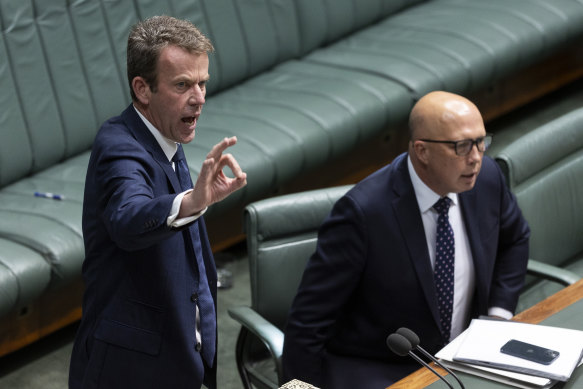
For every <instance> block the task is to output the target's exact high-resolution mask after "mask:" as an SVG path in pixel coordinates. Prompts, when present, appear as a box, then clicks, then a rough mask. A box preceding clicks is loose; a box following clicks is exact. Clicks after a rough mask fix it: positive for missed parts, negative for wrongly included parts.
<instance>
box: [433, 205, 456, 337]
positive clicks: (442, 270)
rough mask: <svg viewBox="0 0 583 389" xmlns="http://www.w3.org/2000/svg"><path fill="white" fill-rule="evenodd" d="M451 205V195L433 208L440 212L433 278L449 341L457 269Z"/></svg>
mask: <svg viewBox="0 0 583 389" xmlns="http://www.w3.org/2000/svg"><path fill="white" fill-rule="evenodd" d="M450 205H451V199H450V198H449V197H443V198H441V199H439V201H437V203H435V205H433V208H434V209H435V210H436V211H437V212H438V213H439V216H438V218H437V234H436V244H435V269H434V271H433V278H434V279H435V287H436V288H437V303H438V307H439V318H440V323H441V333H442V335H443V337H444V338H445V340H446V341H449V338H450V333H451V315H452V312H453V289H454V270H455V269H454V266H455V241H454V236H453V230H452V228H451V225H450V224H449V216H448V212H449V206H450Z"/></svg>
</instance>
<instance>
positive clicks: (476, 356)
mask: <svg viewBox="0 0 583 389" xmlns="http://www.w3.org/2000/svg"><path fill="white" fill-rule="evenodd" d="M511 339H516V340H520V341H523V342H526V343H531V344H535V345H538V346H541V347H545V348H549V349H552V350H556V351H559V353H560V354H559V357H558V358H557V359H556V360H555V361H553V362H552V363H551V364H549V365H543V364H540V363H536V362H531V361H528V360H525V359H522V358H517V357H514V356H510V355H506V354H503V353H501V352H500V349H501V347H502V346H503V345H504V344H506V342H508V341H509V340H511ZM582 353H583V331H577V330H571V329H565V328H557V327H547V326H541V325H534V324H524V323H518V322H512V321H498V320H478V319H476V320H473V321H472V323H471V324H470V327H469V328H468V329H467V330H466V331H464V332H463V333H462V334H461V335H460V336H458V337H457V338H456V339H455V340H454V341H452V342H451V343H450V344H449V345H447V346H446V347H445V348H443V349H442V350H441V351H440V352H438V353H437V355H436V356H437V357H438V358H440V359H441V362H442V363H443V364H445V365H447V366H448V367H450V368H452V369H456V370H460V371H464V372H466V373H470V374H474V375H479V376H482V377H485V378H488V379H491V380H494V381H499V382H504V383H506V384H510V385H513V386H516V387H520V388H527V389H530V388H539V389H540V388H549V387H551V386H553V385H554V384H555V383H556V382H557V381H567V380H568V379H569V377H570V376H571V374H572V373H573V370H574V369H575V367H576V366H577V364H578V363H579V362H580V360H581V356H582Z"/></svg>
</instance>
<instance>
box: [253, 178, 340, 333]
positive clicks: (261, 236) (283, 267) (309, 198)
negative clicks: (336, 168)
mask: <svg viewBox="0 0 583 389" xmlns="http://www.w3.org/2000/svg"><path fill="white" fill-rule="evenodd" d="M350 188H351V185H347V186H339V187H333V188H326V189H318V190H313V191H307V192H301V193H294V194H290V195H285V196H278V197H273V198H270V199H267V200H262V201H258V202H255V203H252V204H249V205H248V206H247V207H246V208H245V231H246V233H247V252H248V256H249V271H250V278H251V306H252V308H253V309H254V310H255V311H256V312H258V313H259V314H261V315H262V316H263V317H264V318H265V319H267V320H269V321H270V322H271V323H272V324H274V325H276V326H277V327H278V328H280V329H282V330H283V328H284V326H285V323H286V321H287V316H288V312H289V308H290V306H291V303H292V300H293V298H294V296H295V294H296V292H297V288H298V285H299V283H300V279H301V277H302V274H303V271H304V268H305V265H306V262H307V261H308V259H309V257H310V256H311V255H312V254H313V253H314V251H315V248H316V241H317V231H318V228H319V227H320V224H322V222H323V221H324V219H325V218H326V216H327V215H328V213H329V212H330V210H331V209H332V206H333V205H334V203H335V202H336V200H338V199H339V198H340V197H341V196H342V195H343V194H344V193H346V192H347V191H348V189H350Z"/></svg>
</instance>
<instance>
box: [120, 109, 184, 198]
mask: <svg viewBox="0 0 583 389" xmlns="http://www.w3.org/2000/svg"><path fill="white" fill-rule="evenodd" d="M121 117H122V118H123V120H124V122H125V123H126V124H127V127H128V128H129V129H130V131H131V132H132V134H133V135H134V137H135V138H136V140H137V141H138V142H139V143H140V144H142V145H143V146H144V148H145V149H146V150H148V152H149V153H150V155H151V156H152V158H153V159H154V160H155V161H156V162H157V163H158V165H160V167H161V168H162V170H164V173H165V174H166V177H167V178H168V180H169V181H170V184H171V185H172V188H173V189H174V193H180V192H182V189H181V188H180V182H179V181H178V177H177V176H176V173H175V172H174V169H172V163H171V162H169V161H168V158H166V154H164V151H162V148H161V147H160V145H159V144H158V141H156V138H154V136H153V135H152V133H151V132H150V130H148V128H147V127H146V124H145V123H144V122H143V121H142V119H140V117H139V116H138V113H137V112H136V109H135V108H134V107H133V105H130V106H129V107H128V108H126V110H125V111H124V112H123V113H122V115H121Z"/></svg>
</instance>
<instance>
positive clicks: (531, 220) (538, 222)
mask: <svg viewBox="0 0 583 389" xmlns="http://www.w3.org/2000/svg"><path fill="white" fill-rule="evenodd" d="M496 160H497V162H498V163H499V164H500V166H501V167H502V170H503V171H504V173H505V174H506V177H507V179H508V184H509V186H510V189H511V190H512V191H513V192H514V194H515V195H516V197H517V199H518V203H519V205H520V208H521V210H522V212H523V214H524V217H525V218H526V220H527V221H528V224H529V226H530V228H531V241H530V257H531V258H533V259H536V260H538V261H541V262H545V263H549V264H552V265H556V266H563V265H565V264H566V263H568V262H569V260H570V259H571V258H573V257H575V256H577V255H580V254H581V253H583V109H578V110H575V111H572V112H570V113H568V114H566V115H564V116H562V117H560V118H558V119H556V120H553V121H552V122H549V123H547V124H545V125H544V126H541V127H539V128H537V129H535V130H533V131H531V132H529V133H528V134H525V135H523V136H522V137H520V138H519V139H518V140H516V141H514V142H512V143H511V144H510V145H508V146H507V147H505V148H504V149H503V150H501V151H500V152H499V154H498V155H497V156H496Z"/></svg>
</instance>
